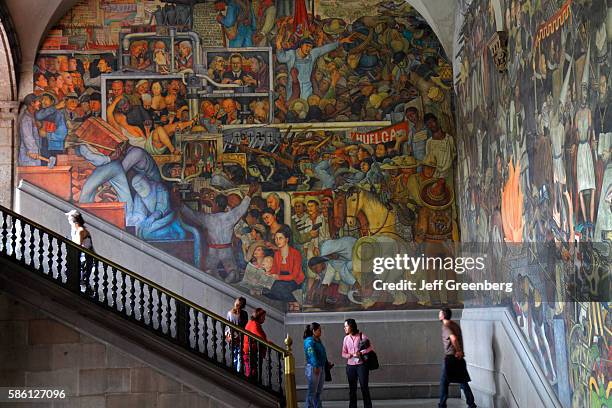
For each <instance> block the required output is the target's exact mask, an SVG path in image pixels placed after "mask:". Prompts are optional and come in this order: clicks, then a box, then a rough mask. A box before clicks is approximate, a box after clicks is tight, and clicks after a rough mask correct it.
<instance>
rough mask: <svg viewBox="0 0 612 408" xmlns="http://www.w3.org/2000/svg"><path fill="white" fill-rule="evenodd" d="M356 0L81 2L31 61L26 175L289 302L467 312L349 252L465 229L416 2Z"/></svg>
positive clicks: (440, 55) (444, 82)
mask: <svg viewBox="0 0 612 408" xmlns="http://www.w3.org/2000/svg"><path fill="white" fill-rule="evenodd" d="M352 3H355V4H354V5H355V6H356V7H357V6H359V7H357V8H356V10H362V11H361V13H362V14H360V13H355V12H354V10H353V11H352V12H351V13H352V14H351V15H348V14H339V15H338V16H336V15H331V16H330V15H326V14H324V13H328V12H329V10H332V11H333V9H334V8H333V7H330V4H331V3H330V2H329V1H317V2H310V1H308V2H307V1H304V0H302V1H295V2H294V1H271V0H262V1H253V2H251V1H247V2H243V1H236V0H228V1H217V2H214V4H208V5H199V6H202V7H201V8H197V7H194V8H193V9H191V8H189V7H188V6H183V5H180V4H177V5H174V4H172V3H162V2H155V1H141V0H134V1H128V2H125V1H117V2H115V1H112V0H104V1H102V2H99V1H96V0H88V1H84V2H81V3H79V5H77V6H75V8H74V9H73V10H72V12H71V13H69V14H68V15H67V16H66V17H64V19H62V20H61V21H60V23H59V24H58V25H57V26H56V27H55V28H54V29H53V30H51V32H50V35H49V37H48V38H47V40H46V41H45V42H44V44H43V47H42V49H41V51H40V53H39V54H38V56H37V59H36V65H35V67H34V71H35V72H34V92H33V93H32V94H31V95H28V97H27V98H26V99H25V101H24V102H25V103H24V105H25V106H24V109H23V111H22V113H21V115H20V118H19V129H20V150H19V158H18V161H19V168H18V174H19V177H20V178H22V179H26V180H28V181H30V182H32V183H34V184H37V185H39V186H41V187H43V188H45V189H47V190H48V191H50V192H51V193H53V194H56V195H58V196H60V197H62V198H64V199H66V200H68V201H71V202H73V203H75V204H77V205H78V206H79V207H81V208H82V209H84V210H86V211H88V212H90V213H92V214H95V215H98V216H100V217H102V218H104V219H106V220H108V221H109V222H111V223H113V224H114V225H116V226H118V227H119V228H122V229H125V230H127V231H129V232H130V233H133V234H135V235H136V236H137V237H139V238H141V239H143V240H145V241H147V242H149V243H151V244H152V245H154V246H156V247H158V248H161V249H163V250H164V251H167V252H168V253H170V254H172V255H174V256H176V257H178V258H181V259H183V260H185V261H187V262H190V263H191V264H193V265H194V266H196V267H198V268H199V269H201V270H202V273H206V274H209V275H211V276H213V277H216V278H219V279H223V280H225V281H226V282H228V283H231V284H233V285H235V286H236V287H238V288H241V289H242V290H244V291H245V292H246V293H250V294H251V295H253V296H260V297H262V298H266V299H268V300H270V301H278V302H282V303H283V304H286V307H287V309H288V310H291V311H299V310H302V311H309V310H313V311H314V310H359V309H390V308H392V309H395V308H400V309H402V308H424V307H431V306H436V305H440V304H448V305H459V304H460V302H461V299H457V298H456V297H455V296H453V295H448V296H447V295H445V294H443V293H442V295H440V293H439V292H432V293H426V292H415V293H414V294H411V293H407V292H404V291H400V290H390V291H373V290H372V281H373V280H374V278H375V277H376V278H378V279H386V280H388V281H394V280H399V279H402V278H403V277H404V275H405V274H406V272H405V271H402V270H388V271H386V272H385V275H383V276H375V275H373V274H372V271H371V268H368V267H367V266H365V265H366V264H364V263H362V262H353V260H354V259H355V256H356V255H355V254H359V248H361V247H363V246H364V245H365V247H369V248H370V247H372V246H373V247H374V248H377V250H378V251H379V252H381V251H382V253H385V251H386V252H389V253H390V254H391V255H392V253H396V252H398V251H401V250H403V249H407V248H409V247H411V246H412V245H415V244H419V245H423V246H424V248H426V249H425V250H426V251H429V252H430V253H432V254H433V253H434V252H435V251H437V250H438V249H436V245H437V244H438V243H440V242H445V241H458V238H459V229H458V224H457V214H456V207H455V201H454V200H455V198H454V197H455V195H454V172H453V169H454V167H455V165H454V163H455V161H456V156H457V152H456V147H455V146H456V144H455V138H454V132H455V130H454V128H455V126H454V119H453V116H452V113H451V112H452V111H451V104H452V100H451V99H452V98H451V94H452V90H451V87H452V70H451V66H450V63H449V62H448V60H447V58H446V56H445V54H444V52H443V50H442V47H441V45H440V43H439V42H438V40H437V39H436V37H435V35H434V34H433V32H432V30H431V28H430V27H429V26H428V25H427V24H426V22H425V21H424V20H423V19H422V18H421V17H420V16H419V15H418V13H416V12H415V11H414V10H413V9H412V8H411V7H410V6H409V5H407V4H405V3H403V2H399V1H396V2H378V1H372V0H357V1H353V2H352ZM206 7H207V8H206ZM96 8H99V11H100V12H99V13H94V14H92V13H90V11H91V10H93V9H96ZM187 11H189V13H187ZM198 13H209V14H210V13H213V14H214V16H215V19H214V20H213V21H212V22H211V23H209V24H211V26H209V27H206V29H207V30H209V31H208V32H210V30H213V32H217V33H218V38H216V39H215V38H213V40H215V41H216V42H215V43H214V46H203V45H202V44H203V43H204V42H205V41H207V44H211V38H210V37H206V38H204V37H202V36H201V35H198V30H200V29H201V27H199V26H197V24H196V23H195V22H196V21H201V20H202V19H201V18H199V17H200V16H199V14H198ZM339 13H340V12H339ZM342 13H344V12H342ZM94 15H95V17H94ZM192 17H193V18H192ZM149 23H151V24H154V25H155V26H154V27H153V26H149V25H147V24H149ZM214 30H216V31H214ZM100 38H104V41H103V42H101V41H99V39H100ZM110 44H115V46H111V45H110ZM420 273H421V274H422V275H423V277H425V276H426V277H428V278H430V279H434V278H436V277H437V273H436V271H435V270H427V271H420ZM449 277H451V275H450V274H449Z"/></svg>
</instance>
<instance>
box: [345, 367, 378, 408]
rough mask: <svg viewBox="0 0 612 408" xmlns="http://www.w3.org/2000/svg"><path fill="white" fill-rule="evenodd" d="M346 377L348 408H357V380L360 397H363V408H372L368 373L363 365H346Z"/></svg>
mask: <svg viewBox="0 0 612 408" xmlns="http://www.w3.org/2000/svg"><path fill="white" fill-rule="evenodd" d="M346 376H347V377H348V383H349V399H350V402H349V408H357V380H359V386H360V387H361V396H362V397H363V408H372V398H370V388H369V386H368V379H369V376H370V371H369V370H368V368H367V367H366V366H365V365H364V364H359V365H347V366H346Z"/></svg>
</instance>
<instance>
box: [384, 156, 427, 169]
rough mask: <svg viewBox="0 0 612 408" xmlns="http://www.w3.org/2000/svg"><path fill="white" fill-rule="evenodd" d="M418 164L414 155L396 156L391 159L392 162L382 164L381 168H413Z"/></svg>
mask: <svg viewBox="0 0 612 408" xmlns="http://www.w3.org/2000/svg"><path fill="white" fill-rule="evenodd" d="M418 165H419V164H418V163H417V161H416V159H415V158H414V156H396V157H394V158H392V159H391V162H389V163H384V164H382V165H381V166H380V168H381V169H383V170H394V169H413V168H416V167H418Z"/></svg>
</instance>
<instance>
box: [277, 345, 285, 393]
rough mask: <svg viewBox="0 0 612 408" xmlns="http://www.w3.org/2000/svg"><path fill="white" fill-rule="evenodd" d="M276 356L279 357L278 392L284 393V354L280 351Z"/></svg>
mask: <svg viewBox="0 0 612 408" xmlns="http://www.w3.org/2000/svg"><path fill="white" fill-rule="evenodd" d="M276 355H277V356H278V390H279V392H280V393H281V395H282V393H283V365H282V363H283V357H284V356H283V355H282V353H279V352H278V351H277V352H276Z"/></svg>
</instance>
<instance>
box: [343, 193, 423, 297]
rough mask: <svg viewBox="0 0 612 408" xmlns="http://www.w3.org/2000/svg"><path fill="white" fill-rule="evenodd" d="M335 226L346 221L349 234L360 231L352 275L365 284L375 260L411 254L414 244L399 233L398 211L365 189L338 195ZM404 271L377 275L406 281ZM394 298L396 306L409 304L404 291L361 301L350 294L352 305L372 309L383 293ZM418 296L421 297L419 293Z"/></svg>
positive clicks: (395, 280)
mask: <svg viewBox="0 0 612 408" xmlns="http://www.w3.org/2000/svg"><path fill="white" fill-rule="evenodd" d="M334 204H335V205H334V223H335V227H336V228H341V227H343V226H344V223H345V222H346V226H347V227H348V230H349V232H350V231H357V230H358V231H359V235H360V236H361V238H359V240H358V241H357V242H356V243H355V247H354V248H353V274H354V275H355V277H356V278H357V280H358V281H360V282H361V283H362V286H363V283H366V282H369V281H370V279H367V277H366V276H365V274H369V273H373V272H372V263H373V260H374V258H377V257H385V258H386V257H389V258H395V256H396V255H397V254H404V253H411V252H413V251H412V250H411V245H412V244H411V243H410V242H407V241H406V239H405V237H404V236H402V235H401V234H400V233H398V229H397V227H398V218H397V213H396V210H395V208H393V207H390V206H387V205H385V204H384V203H383V202H382V201H380V200H379V199H378V197H377V196H376V195H375V194H374V193H372V192H370V191H367V190H365V189H360V188H352V189H349V190H348V191H347V192H346V193H343V192H339V193H338V194H337V196H336V200H335V201H334ZM404 275H405V271H404V270H402V269H396V268H392V269H388V270H385V271H384V272H383V273H381V274H379V275H376V276H374V279H380V280H381V281H383V282H399V281H400V280H402V279H404ZM385 292H386V293H389V294H390V295H391V296H392V297H393V301H392V303H393V305H402V304H404V303H406V301H407V300H408V299H407V296H406V294H405V293H404V292H403V291H399V290H398V291H391V290H387V291H374V292H373V293H372V295H370V296H369V297H367V298H366V299H364V300H363V301H362V302H358V301H356V300H355V298H354V297H355V293H354V292H351V293H349V296H348V297H349V299H350V300H351V301H352V302H353V303H357V304H361V305H363V307H364V308H366V309H367V308H370V307H372V306H373V305H374V304H375V303H377V302H380V301H383V300H382V299H383V297H384V294H385ZM417 296H418V297H419V298H420V297H421V296H419V294H417Z"/></svg>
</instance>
